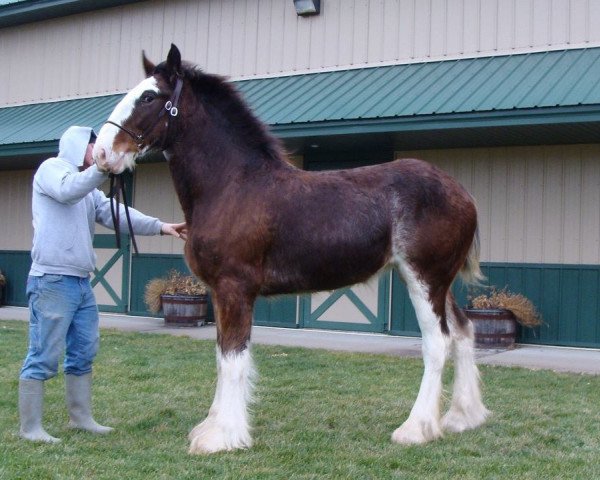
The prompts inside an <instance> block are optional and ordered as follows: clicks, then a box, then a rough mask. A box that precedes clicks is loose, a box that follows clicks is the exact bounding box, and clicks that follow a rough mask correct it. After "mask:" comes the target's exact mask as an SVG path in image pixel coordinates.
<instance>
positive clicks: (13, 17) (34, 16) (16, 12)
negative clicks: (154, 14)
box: [0, 0, 141, 28]
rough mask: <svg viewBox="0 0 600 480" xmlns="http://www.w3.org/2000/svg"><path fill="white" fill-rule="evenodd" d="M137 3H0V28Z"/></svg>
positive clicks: (25, 0) (37, 0)
mask: <svg viewBox="0 0 600 480" xmlns="http://www.w3.org/2000/svg"><path fill="white" fill-rule="evenodd" d="M139 1H141V0H20V1H11V2H0V28H3V27H13V26H15V25H22V24H25V23H31V22H38V21H41V20H48V19H51V18H58V17H66V16H68V15H74V14H77V13H85V12H91V11H94V10H101V9H103V8H110V7H117V6H121V5H126V4H128V3H136V2H139Z"/></svg>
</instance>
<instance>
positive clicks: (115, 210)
mask: <svg viewBox="0 0 600 480" xmlns="http://www.w3.org/2000/svg"><path fill="white" fill-rule="evenodd" d="M182 88H183V78H182V77H181V75H177V83H176V84H175V90H173V94H172V95H171V98H170V99H169V100H167V102H166V103H165V107H164V108H162V109H161V110H160V112H159V114H158V117H157V119H156V121H155V122H154V123H153V124H152V125H150V126H149V127H148V128H146V129H145V130H144V131H143V132H142V133H138V134H136V133H134V132H132V131H131V130H129V129H128V128H126V127H124V126H123V125H119V124H118V123H115V122H113V121H112V120H107V121H106V122H105V123H110V124H111V125H114V126H115V127H117V128H119V129H121V130H123V131H124V132H125V133H126V134H127V135H129V136H130V137H131V138H133V140H134V141H135V142H136V146H137V148H138V150H141V149H142V148H144V143H145V137H146V135H148V133H150V132H151V131H152V130H153V129H154V127H156V125H157V124H158V122H159V121H160V119H161V118H162V117H163V116H164V115H165V114H166V113H167V112H169V115H170V116H171V117H176V116H177V115H178V114H179V109H178V108H177V106H178V105H179V97H180V95H181V89H182ZM168 121H169V119H167V131H168V129H169V123H168ZM162 145H164V141H163V142H162V144H161V146H162ZM121 193H122V194H123V204H124V206H125V216H126V217H127V227H128V229H129V235H130V236H131V242H132V243H133V251H134V252H135V254H136V255H137V254H138V248H137V243H136V241H135V235H134V233H133V226H132V225H131V218H130V217H129V206H128V204H127V196H126V193H125V182H124V181H123V175H122V174H119V175H115V174H112V173H111V174H110V192H109V194H108V196H109V197H110V213H111V216H112V221H113V225H114V227H115V235H116V239H117V248H118V249H120V248H121V232H120V230H121V220H120V214H119V213H120V208H119V200H120V197H121ZM115 201H116V204H117V205H116V207H115V205H114V204H115Z"/></svg>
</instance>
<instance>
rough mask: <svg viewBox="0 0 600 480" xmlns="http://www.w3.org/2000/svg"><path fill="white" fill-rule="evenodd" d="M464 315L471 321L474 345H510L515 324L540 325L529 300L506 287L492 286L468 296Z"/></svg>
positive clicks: (525, 325)
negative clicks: (485, 291) (487, 290)
mask: <svg viewBox="0 0 600 480" xmlns="http://www.w3.org/2000/svg"><path fill="white" fill-rule="evenodd" d="M465 314H466V315H467V317H468V318H469V319H470V320H471V321H472V322H473V328H474V331H475V346H476V347H478V348H512V347H514V344H515V339H516V336H517V325H521V326H523V327H530V328H533V327H536V326H538V325H541V324H542V319H541V317H540V314H539V313H538V311H537V310H536V308H535V306H534V305H533V303H532V302H531V300H529V299H528V298H527V297H525V296H524V295H521V294H519V293H512V292H509V291H508V290H507V289H506V288H504V289H503V290H496V289H495V288H492V289H491V290H490V291H489V292H487V293H482V294H479V295H477V296H475V297H472V298H470V304H469V306H468V307H467V308H466V309H465Z"/></svg>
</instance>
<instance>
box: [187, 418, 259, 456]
mask: <svg viewBox="0 0 600 480" xmlns="http://www.w3.org/2000/svg"><path fill="white" fill-rule="evenodd" d="M188 438H189V439H190V449H189V453H190V454H193V455H206V454H209V453H216V452H225V451H231V450H237V449H241V448H249V447H250V446H252V438H251V437H250V434H249V433H248V432H247V431H241V430H240V431H236V430H232V429H226V428H223V427H222V426H220V425H218V424H217V423H216V422H214V421H213V420H212V419H206V420H205V421H204V422H202V423H201V424H199V425H197V426H196V427H194V429H193V430H192V431H191V432H190V434H189V435H188Z"/></svg>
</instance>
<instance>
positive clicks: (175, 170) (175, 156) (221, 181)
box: [165, 128, 290, 220]
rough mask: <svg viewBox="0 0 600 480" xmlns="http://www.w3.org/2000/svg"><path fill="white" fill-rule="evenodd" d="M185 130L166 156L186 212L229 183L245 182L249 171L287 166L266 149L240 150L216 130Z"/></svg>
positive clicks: (216, 194) (201, 203)
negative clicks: (265, 150)
mask: <svg viewBox="0 0 600 480" xmlns="http://www.w3.org/2000/svg"><path fill="white" fill-rule="evenodd" d="M185 131H186V133H185V134H184V135H183V136H182V137H181V138H180V139H179V141H177V142H175V143H174V145H173V147H172V148H171V149H170V150H169V151H168V152H166V155H165V156H166V157H167V160H168V162H169V168H170V170H171V176H172V177H173V183H174V185H175V189H176V191H177V195H178V197H179V200H180V203H181V206H182V208H183V210H184V213H185V214H186V216H187V215H191V212H192V210H193V209H195V208H197V207H200V208H201V207H202V205H203V204H204V203H207V202H209V201H213V200H214V198H215V196H218V195H219V194H220V192H223V191H224V190H226V189H227V187H228V186H229V185H231V184H236V185H239V184H240V182H242V181H243V182H244V183H245V182H247V181H248V177H249V175H252V172H255V174H260V171H261V170H263V169H264V171H267V170H268V171H269V172H271V173H272V172H273V171H274V170H277V169H280V168H290V166H289V165H288V164H287V162H285V161H284V160H283V159H281V158H279V157H278V156H272V155H268V152H261V151H252V150H250V149H249V150H247V151H243V150H240V149H239V147H236V146H234V142H232V141H231V139H229V138H227V137H226V136H224V135H220V134H219V132H212V131H210V130H209V129H201V128H196V129H194V128H188V129H186V130H185ZM186 220H187V218H186Z"/></svg>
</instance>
